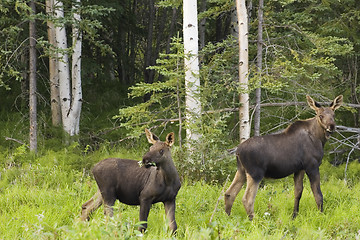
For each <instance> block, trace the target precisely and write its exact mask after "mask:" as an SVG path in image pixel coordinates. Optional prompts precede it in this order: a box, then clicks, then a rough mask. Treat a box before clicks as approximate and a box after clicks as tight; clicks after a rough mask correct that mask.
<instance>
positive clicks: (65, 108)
mask: <svg viewBox="0 0 360 240" xmlns="http://www.w3.org/2000/svg"><path fill="white" fill-rule="evenodd" d="M75 3H76V5H75V6H74V8H77V7H78V6H79V4H80V0H77V1H75ZM54 5H55V17H56V18H58V19H63V18H64V8H63V3H62V2H61V1H58V0H54ZM77 12H78V11H76V10H75V11H74V16H73V17H74V24H73V26H72V29H73V32H72V44H73V52H72V71H71V73H72V78H71V79H70V66H69V65H70V64H69V57H68V45H67V36H66V29H65V25H60V24H57V26H56V27H55V33H56V37H55V38H56V46H57V51H58V56H57V59H58V64H57V67H58V76H59V95H60V106H61V117H62V124H63V129H64V130H65V132H67V133H68V134H69V135H70V136H74V135H77V134H79V123H80V113H81V106H82V89H81V77H80V73H81V40H82V37H81V33H80V31H79V27H78V26H79V24H78V22H79V21H80V14H78V13H77ZM59 22H60V21H59Z"/></svg>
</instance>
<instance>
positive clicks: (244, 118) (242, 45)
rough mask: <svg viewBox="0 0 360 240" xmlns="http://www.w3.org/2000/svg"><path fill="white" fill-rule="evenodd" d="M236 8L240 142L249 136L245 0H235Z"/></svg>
mask: <svg viewBox="0 0 360 240" xmlns="http://www.w3.org/2000/svg"><path fill="white" fill-rule="evenodd" d="M236 10H237V16H238V23H239V82H240V87H241V88H242V90H241V92H240V97H239V99H240V107H239V121H240V132H239V136H240V143H241V142H243V141H245V140H246V139H248V138H249V137H250V121H249V92H248V91H249V89H248V64H249V60H248V59H249V53H248V17H247V11H246V5H245V0H236Z"/></svg>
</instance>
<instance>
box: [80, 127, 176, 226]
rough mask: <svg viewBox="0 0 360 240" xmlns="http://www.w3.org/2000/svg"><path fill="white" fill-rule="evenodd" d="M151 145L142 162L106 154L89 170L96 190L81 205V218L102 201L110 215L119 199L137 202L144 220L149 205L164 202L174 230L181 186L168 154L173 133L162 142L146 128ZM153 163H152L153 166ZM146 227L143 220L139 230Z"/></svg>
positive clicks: (131, 202) (105, 210) (172, 140)
mask: <svg viewBox="0 0 360 240" xmlns="http://www.w3.org/2000/svg"><path fill="white" fill-rule="evenodd" d="M145 132H146V136H147V138H148V141H149V142H150V143H152V144H153V145H152V146H151V147H150V151H149V152H147V153H146V154H145V155H144V156H143V161H142V162H143V164H142V166H140V165H139V162H138V161H136V160H129V159H119V158H108V159H105V160H102V161H101V162H99V163H97V164H96V165H95V166H94V168H93V170H92V172H93V175H94V178H95V180H96V183H97V185H98V187H99V191H98V192H97V193H96V194H95V195H94V196H93V197H92V198H91V199H90V200H89V201H87V202H86V203H84V204H83V205H82V215H81V219H82V220H87V219H89V216H90V214H91V213H92V212H93V211H95V210H96V209H97V208H98V207H100V206H101V205H102V204H103V203H104V212H105V214H106V215H109V216H113V205H114V203H115V201H116V200H117V199H118V200H119V201H120V202H122V203H125V204H128V205H140V217H139V219H140V221H141V222H142V221H147V218H148V215H149V211H150V208H151V205H152V204H153V203H157V202H163V203H164V207H165V213H166V216H167V217H168V219H169V224H170V226H169V227H170V229H171V230H172V231H176V229H177V225H176V221H175V198H176V195H177V193H178V191H179V189H180V186H181V184H180V179H179V175H178V173H177V171H176V168H175V165H174V163H173V161H172V158H171V153H170V147H171V145H172V144H173V143H174V133H169V134H168V135H167V137H166V141H165V142H161V141H159V138H158V137H156V136H155V135H153V134H152V133H151V132H150V131H148V130H147V129H146V130H145ZM154 165H155V166H154ZM146 228H147V223H143V224H142V225H141V226H140V227H139V230H140V231H144V230H145V229H146Z"/></svg>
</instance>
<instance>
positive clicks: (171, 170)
mask: <svg viewBox="0 0 360 240" xmlns="http://www.w3.org/2000/svg"><path fill="white" fill-rule="evenodd" d="M158 171H160V173H161V174H162V176H163V177H164V180H165V183H166V185H171V184H173V183H174V182H176V181H180V180H179V174H178V172H177V171H176V168H175V165H174V162H173V161H172V159H171V157H170V159H168V160H167V161H166V162H165V163H163V164H160V165H158Z"/></svg>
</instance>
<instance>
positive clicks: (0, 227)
mask: <svg viewBox="0 0 360 240" xmlns="http://www.w3.org/2000/svg"><path fill="white" fill-rule="evenodd" d="M108 156H118V157H126V158H138V157H137V154H136V153H131V152H127V151H112V152H111V153H110V152H109V150H108V149H99V150H98V151H96V152H95V153H91V154H87V153H84V152H83V151H79V148H78V147H76V146H73V147H69V148H67V149H64V150H62V151H59V152H54V151H47V152H43V153H41V154H39V155H38V156H29V155H28V154H26V153H24V152H22V151H21V149H18V150H17V152H16V151H15V152H14V153H12V154H11V155H9V154H8V155H6V156H5V155H4V156H3V159H1V170H0V173H1V175H0V223H1V224H0V239H359V238H360V224H359V223H360V207H359V205H360V182H359V179H360V166H359V163H357V162H353V163H351V164H350V165H349V168H348V173H347V176H348V181H347V182H345V181H344V180H343V176H344V167H343V166H340V167H333V166H331V165H330V164H328V163H327V162H326V161H325V162H324V164H323V165H322V166H321V176H322V179H321V182H322V185H321V186H322V191H323V194H324V213H320V212H319V211H318V210H317V208H316V204H315V200H314V197H313V195H312V192H311V189H310V186H309V183H308V179H305V184H304V186H305V188H304V193H303V196H302V199H301V201H300V212H299V215H298V217H297V218H296V219H295V220H292V210H293V209H292V208H293V202H294V197H293V180H292V177H288V178H285V179H281V180H265V181H264V182H263V183H262V184H261V187H260V189H259V191H258V195H257V197H256V202H255V218H254V220H253V221H251V222H250V221H249V220H248V219H247V217H246V213H245V210H244V208H243V206H242V204H241V197H242V195H243V193H244V190H242V191H241V192H240V194H239V196H238V198H237V199H236V201H235V204H234V207H233V210H232V214H231V216H227V215H226V214H225V212H224V207H223V205H224V202H223V199H222V195H223V194H222V189H223V186H222V185H216V184H208V183H205V182H203V181H198V182H190V181H187V180H184V181H183V182H182V187H181V189H180V191H179V194H178V197H177V205H176V207H177V209H176V220H177V223H178V231H177V234H176V235H175V236H172V235H171V234H170V233H169V231H168V228H167V223H166V219H165V214H164V208H163V205H162V204H161V203H158V204H155V205H153V207H152V209H151V211H150V215H149V219H148V224H149V227H148V230H147V232H146V233H144V234H141V233H139V232H138V231H137V230H136V229H137V224H138V215H139V208H138V207H136V206H127V205H124V204H121V203H117V204H116V205H115V210H114V217H113V218H106V217H104V215H103V208H102V207H101V208H100V209H99V210H98V211H97V212H95V213H94V214H93V216H92V219H91V220H90V221H89V222H81V221H79V216H80V210H81V205H82V204H83V203H84V202H85V201H87V200H88V199H89V198H90V197H91V196H92V195H93V194H94V193H95V192H96V188H97V187H96V183H95V181H94V180H93V178H92V177H91V175H90V174H89V173H90V171H89V169H90V167H91V166H92V165H93V164H94V163H95V162H97V161H99V160H100V159H102V158H105V157H108ZM219 164H220V163H219ZM234 172H235V169H234ZM184 179H186V177H184ZM222 181H224V179H223V180H222ZM229 184H230V183H229V182H228V183H227V185H229ZM219 197H221V198H220V200H219V205H218V206H217V201H218V198H219ZM216 206H217V207H216ZM213 214H214V216H213V219H212V222H210V218H211V216H212V215H213Z"/></svg>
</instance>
